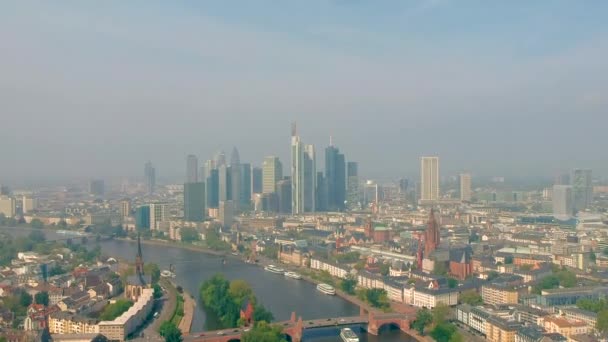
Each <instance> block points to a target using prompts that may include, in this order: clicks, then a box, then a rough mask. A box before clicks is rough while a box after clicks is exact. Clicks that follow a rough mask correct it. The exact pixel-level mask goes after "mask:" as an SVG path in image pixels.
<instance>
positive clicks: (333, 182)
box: [325, 145, 346, 211]
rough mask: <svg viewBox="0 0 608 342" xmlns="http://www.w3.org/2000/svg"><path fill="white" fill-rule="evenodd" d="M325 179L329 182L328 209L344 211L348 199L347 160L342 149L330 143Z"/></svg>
mask: <svg viewBox="0 0 608 342" xmlns="http://www.w3.org/2000/svg"><path fill="white" fill-rule="evenodd" d="M325 181H326V182H327V209H328V210H330V211H344V201H345V200H346V162H345V160H344V154H342V153H340V149H338V148H337V147H335V146H333V145H330V146H328V147H327V148H326V149H325Z"/></svg>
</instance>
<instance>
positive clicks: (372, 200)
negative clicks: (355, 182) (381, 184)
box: [363, 180, 380, 206]
mask: <svg viewBox="0 0 608 342" xmlns="http://www.w3.org/2000/svg"><path fill="white" fill-rule="evenodd" d="M379 201H380V191H379V189H378V184H377V183H376V182H375V181H373V180H368V181H366V182H365V185H364V186H363V203H365V205H367V206H369V205H370V204H374V205H378V202H379Z"/></svg>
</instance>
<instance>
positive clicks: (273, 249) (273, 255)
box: [261, 245, 279, 260]
mask: <svg viewBox="0 0 608 342" xmlns="http://www.w3.org/2000/svg"><path fill="white" fill-rule="evenodd" d="M261 254H262V255H263V256H265V257H267V258H269V259H273V260H276V259H278V258H279V246H278V245H266V247H264V250H263V251H262V252H261Z"/></svg>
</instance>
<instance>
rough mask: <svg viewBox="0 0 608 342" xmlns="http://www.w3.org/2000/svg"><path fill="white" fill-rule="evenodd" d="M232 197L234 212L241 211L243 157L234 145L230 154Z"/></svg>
mask: <svg viewBox="0 0 608 342" xmlns="http://www.w3.org/2000/svg"><path fill="white" fill-rule="evenodd" d="M230 199H231V200H232V208H233V209H234V213H235V214H236V213H239V212H240V211H241V210H240V207H241V158H240V157H239V151H238V150H237V149H236V147H234V148H233V149H232V154H231V156H230Z"/></svg>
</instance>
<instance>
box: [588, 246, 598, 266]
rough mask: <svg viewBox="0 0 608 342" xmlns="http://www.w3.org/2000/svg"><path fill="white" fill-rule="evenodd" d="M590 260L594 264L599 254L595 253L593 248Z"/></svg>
mask: <svg viewBox="0 0 608 342" xmlns="http://www.w3.org/2000/svg"><path fill="white" fill-rule="evenodd" d="M589 261H591V262H592V263H594V264H595V262H596V261H597V256H596V255H595V252H594V251H593V249H592V250H591V253H590V254H589Z"/></svg>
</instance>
